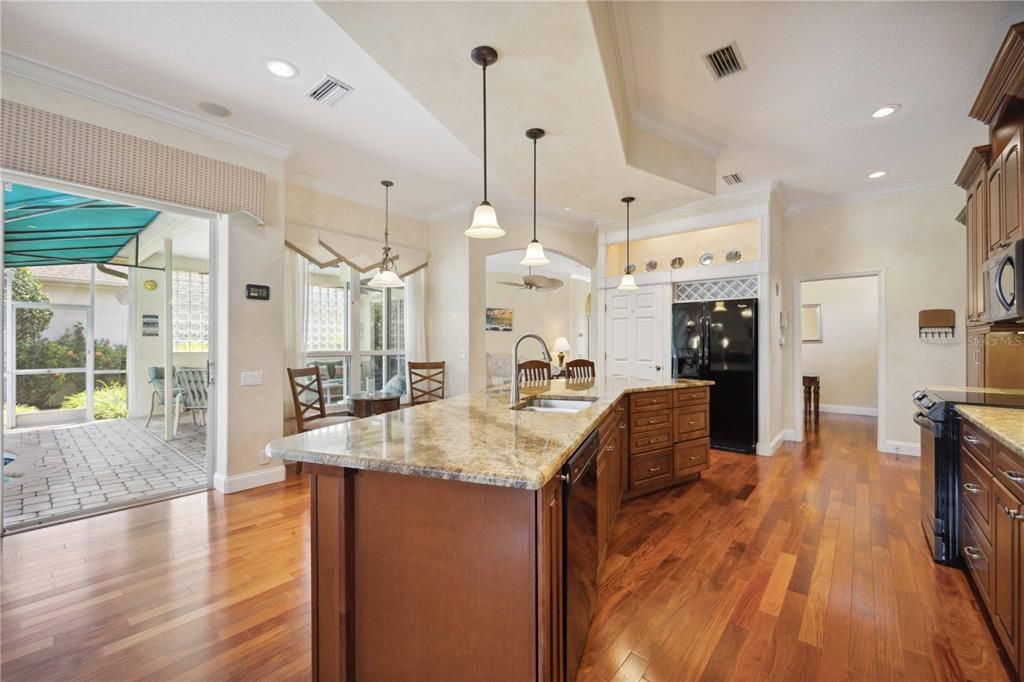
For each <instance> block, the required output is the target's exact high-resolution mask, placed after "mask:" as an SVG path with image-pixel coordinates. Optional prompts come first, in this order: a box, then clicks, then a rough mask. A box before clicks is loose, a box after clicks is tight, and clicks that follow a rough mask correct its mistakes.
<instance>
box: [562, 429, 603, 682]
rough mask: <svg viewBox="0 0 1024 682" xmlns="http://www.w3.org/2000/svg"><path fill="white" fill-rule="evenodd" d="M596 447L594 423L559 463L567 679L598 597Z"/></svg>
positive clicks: (579, 653)
mask: <svg viewBox="0 0 1024 682" xmlns="http://www.w3.org/2000/svg"><path fill="white" fill-rule="evenodd" d="M597 452H598V432H597V430H596V429H595V430H594V432H593V433H591V434H590V435H589V436H588V437H587V439H586V440H585V441H583V445H581V446H580V447H579V449H577V450H576V452H575V453H574V454H573V456H572V457H571V458H569V461H568V462H566V463H565V466H564V467H562V481H563V483H562V485H563V493H564V495H563V497H562V500H563V509H564V510H565V511H564V516H563V518H562V522H563V525H562V539H563V541H564V543H565V544H564V548H563V552H562V557H563V565H562V577H563V583H562V584H563V585H564V586H565V589H564V591H563V592H562V594H563V595H564V598H565V604H564V611H563V614H564V618H565V624H564V633H563V634H564V637H563V638H562V641H563V642H564V644H565V656H564V657H563V660H564V661H565V679H566V680H567V681H568V682H572V681H573V680H575V679H576V673H577V671H578V670H579V667H580V658H581V657H582V656H583V647H584V646H585V645H586V643H587V633H588V632H589V631H590V621H591V619H592V618H593V617H594V605H595V604H596V602H597V558H598V557H597Z"/></svg>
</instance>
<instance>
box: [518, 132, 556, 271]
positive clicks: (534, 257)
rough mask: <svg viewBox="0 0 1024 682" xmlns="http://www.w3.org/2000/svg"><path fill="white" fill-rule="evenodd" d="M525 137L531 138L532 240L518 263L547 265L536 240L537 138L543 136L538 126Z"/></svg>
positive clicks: (545, 257) (542, 250)
mask: <svg viewBox="0 0 1024 682" xmlns="http://www.w3.org/2000/svg"><path fill="white" fill-rule="evenodd" d="M526 137H528V138H530V139H531V140H533V241H531V242H530V243H529V244H528V245H527V246H526V256H525V257H524V258H523V260H521V261H519V264H520V265H547V264H548V263H550V262H551V261H549V260H548V258H547V256H545V255H544V247H543V246H541V245H540V242H539V241H537V140H539V139H540V138H542V137H544V131H543V130H541V129H540V128H530V129H529V130H527V131H526Z"/></svg>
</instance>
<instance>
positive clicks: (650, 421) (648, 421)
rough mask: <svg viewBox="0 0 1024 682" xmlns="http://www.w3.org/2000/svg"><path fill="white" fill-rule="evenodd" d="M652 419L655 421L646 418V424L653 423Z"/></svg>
mask: <svg viewBox="0 0 1024 682" xmlns="http://www.w3.org/2000/svg"><path fill="white" fill-rule="evenodd" d="M654 421H655V420H653V419H648V420H647V423H648V424H653V423H654Z"/></svg>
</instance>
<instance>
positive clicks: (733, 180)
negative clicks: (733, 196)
mask: <svg viewBox="0 0 1024 682" xmlns="http://www.w3.org/2000/svg"><path fill="white" fill-rule="evenodd" d="M722 180H724V181H725V184H727V185H738V184H740V183H741V182H743V176H742V175H740V174H739V173H730V174H729V175H723V176H722Z"/></svg>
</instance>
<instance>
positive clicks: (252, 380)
mask: <svg viewBox="0 0 1024 682" xmlns="http://www.w3.org/2000/svg"><path fill="white" fill-rule="evenodd" d="M239 383H240V385H242V386H262V385H263V371H262V370H259V371H255V372H242V380H241V381H240V382H239Z"/></svg>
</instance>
